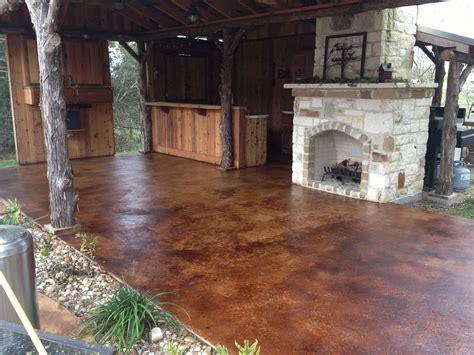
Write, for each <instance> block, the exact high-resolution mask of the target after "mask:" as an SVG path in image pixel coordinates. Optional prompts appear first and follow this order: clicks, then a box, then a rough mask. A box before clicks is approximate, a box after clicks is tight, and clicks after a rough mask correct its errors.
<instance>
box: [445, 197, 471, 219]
mask: <svg viewBox="0 0 474 355" xmlns="http://www.w3.org/2000/svg"><path fill="white" fill-rule="evenodd" d="M446 213H447V214H450V215H452V216H459V217H464V218H471V219H474V198H471V199H469V200H467V201H466V202H465V203H462V204H460V205H457V206H453V207H450V208H448V209H446Z"/></svg>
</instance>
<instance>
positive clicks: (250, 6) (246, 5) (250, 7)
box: [239, 0, 258, 14]
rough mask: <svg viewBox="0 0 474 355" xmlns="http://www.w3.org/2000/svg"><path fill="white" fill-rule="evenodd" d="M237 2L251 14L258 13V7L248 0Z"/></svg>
mask: <svg viewBox="0 0 474 355" xmlns="http://www.w3.org/2000/svg"><path fill="white" fill-rule="evenodd" d="M239 4H240V5H242V6H243V7H244V8H245V9H246V10H247V11H249V12H250V13H251V14H258V9H257V8H256V6H255V4H254V3H252V2H251V1H249V0H239Z"/></svg>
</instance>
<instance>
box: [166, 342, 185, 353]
mask: <svg viewBox="0 0 474 355" xmlns="http://www.w3.org/2000/svg"><path fill="white" fill-rule="evenodd" d="M164 350H165V354H166V355H182V354H183V352H184V347H183V346H181V345H179V344H178V343H176V342H174V341H170V342H168V343H166V344H165V346H164Z"/></svg>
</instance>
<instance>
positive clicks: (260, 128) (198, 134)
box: [147, 102, 267, 168]
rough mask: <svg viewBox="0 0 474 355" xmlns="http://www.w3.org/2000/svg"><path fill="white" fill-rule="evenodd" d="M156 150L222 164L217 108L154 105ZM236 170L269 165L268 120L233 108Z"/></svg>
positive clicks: (151, 104) (179, 104)
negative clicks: (247, 114)
mask: <svg viewBox="0 0 474 355" xmlns="http://www.w3.org/2000/svg"><path fill="white" fill-rule="evenodd" d="M147 105H149V106H150V109H151V117H152V143H153V150H154V151H155V152H158V153H165V154H170V155H175V156H179V157H183V158H188V159H193V160H199V161H204V162H207V163H211V164H215V165H219V164H220V162H221V139H220V128H219V127H220V120H221V108H220V106H217V105H194V104H183V103H172V102H150V103H148V104H147ZM232 122H233V128H232V136H233V137H232V138H233V148H234V166H235V167H236V168H245V167H251V166H258V165H263V164H265V163H266V162H267V119H264V118H251V119H247V118H246V117H245V108H244V107H240V106H234V107H232Z"/></svg>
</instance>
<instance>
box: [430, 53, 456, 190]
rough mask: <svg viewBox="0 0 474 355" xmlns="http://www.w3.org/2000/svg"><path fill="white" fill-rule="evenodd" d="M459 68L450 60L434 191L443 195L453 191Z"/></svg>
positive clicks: (454, 61)
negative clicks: (437, 175)
mask: <svg viewBox="0 0 474 355" xmlns="http://www.w3.org/2000/svg"><path fill="white" fill-rule="evenodd" d="M460 68H461V65H460V64H459V63H458V62H457V61H456V60H452V61H450V63H449V73H448V87H447V90H446V104H445V107H444V120H443V135H442V139H441V166H440V173H439V179H438V183H437V185H436V193H437V194H439V195H445V196H449V195H451V194H452V193H453V164H454V151H455V148H456V133H457V128H456V118H457V116H458V110H459V104H458V100H459V88H460V86H459V76H460V72H461V70H460Z"/></svg>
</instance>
